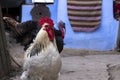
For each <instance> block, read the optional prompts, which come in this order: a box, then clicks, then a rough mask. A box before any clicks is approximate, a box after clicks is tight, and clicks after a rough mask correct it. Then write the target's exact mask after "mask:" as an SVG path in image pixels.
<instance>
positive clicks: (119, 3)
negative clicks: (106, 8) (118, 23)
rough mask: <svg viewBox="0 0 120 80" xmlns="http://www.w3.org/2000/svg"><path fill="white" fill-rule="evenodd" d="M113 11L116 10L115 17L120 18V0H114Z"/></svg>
mask: <svg viewBox="0 0 120 80" xmlns="http://www.w3.org/2000/svg"><path fill="white" fill-rule="evenodd" d="M113 9H114V10H113V11H114V18H115V19H116V20H118V18H120V0H114V2H113Z"/></svg>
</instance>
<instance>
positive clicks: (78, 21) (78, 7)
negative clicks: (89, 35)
mask: <svg viewBox="0 0 120 80" xmlns="http://www.w3.org/2000/svg"><path fill="white" fill-rule="evenodd" d="M101 4H102V0H67V9H68V17H69V21H70V24H71V26H72V28H73V30H74V31H77V32H78V31H85V32H91V31H94V30H95V29H97V28H98V26H99V24H100V21H101Z"/></svg>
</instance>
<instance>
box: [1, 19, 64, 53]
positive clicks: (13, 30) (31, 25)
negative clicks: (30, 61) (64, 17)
mask: <svg viewBox="0 0 120 80" xmlns="http://www.w3.org/2000/svg"><path fill="white" fill-rule="evenodd" d="M3 21H4V23H5V30H6V31H9V33H10V35H11V36H12V37H13V38H15V39H16V42H17V43H20V44H21V45H23V46H24V50H26V49H27V48H28V47H29V45H30V44H31V43H33V40H34V38H35V37H36V34H37V33H38V31H39V30H40V29H41V27H40V26H39V25H38V22H37V21H32V20H29V21H26V22H22V23H20V22H18V21H16V20H14V19H13V18H10V17H3ZM58 28H59V29H58V30H57V29H55V28H54V32H55V39H56V45H57V48H58V51H59V53H61V51H62V50H63V47H64V40H63V39H64V36H65V32H66V29H65V23H64V22H63V21H60V22H59V23H58Z"/></svg>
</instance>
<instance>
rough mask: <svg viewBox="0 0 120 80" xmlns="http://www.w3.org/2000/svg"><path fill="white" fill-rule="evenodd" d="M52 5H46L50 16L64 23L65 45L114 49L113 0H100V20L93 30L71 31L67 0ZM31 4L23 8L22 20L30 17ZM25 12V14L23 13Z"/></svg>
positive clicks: (89, 48)
mask: <svg viewBox="0 0 120 80" xmlns="http://www.w3.org/2000/svg"><path fill="white" fill-rule="evenodd" d="M54 1H55V3H54V5H48V7H49V9H50V11H51V18H52V19H53V20H54V21H55V23H57V22H58V21H60V20H63V21H64V22H65V23H66V29H67V32H66V35H65V39H64V41H65V47H66V48H78V49H87V50H98V51H106V50H114V49H115V47H116V39H117V32H118V22H117V21H116V20H115V19H114V18H113V7H112V5H113V0H103V1H102V20H101V25H100V26H99V28H98V29H97V30H96V31H94V32H89V33H87V32H73V30H72V28H71V25H70V23H69V20H68V16H67V0H54ZM31 8H32V6H29V7H26V8H25V6H24V8H23V13H22V14H24V15H23V17H22V21H23V22H24V21H26V20H28V19H31V16H30V14H29V11H30V10H31ZM25 13H26V14H25Z"/></svg>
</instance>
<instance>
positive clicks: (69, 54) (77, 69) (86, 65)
mask: <svg viewBox="0 0 120 80" xmlns="http://www.w3.org/2000/svg"><path fill="white" fill-rule="evenodd" d="M9 51H10V54H11V56H12V57H13V58H14V60H15V61H16V62H17V63H18V64H19V65H20V66H22V65H23V56H24V50H23V46H20V44H16V43H14V42H11V44H10V45H9ZM61 57H62V69H61V72H60V73H61V75H60V80H114V79H110V77H111V75H110V72H111V71H110V70H109V68H110V67H112V66H115V65H119V64H120V53H119V52H116V51H88V50H80V49H69V48H64V50H63V51H62V53H61ZM13 67H14V69H13V71H11V74H10V75H9V76H7V77H4V78H3V79H0V80H20V79H19V77H20V75H21V72H22V69H20V68H19V67H18V65H16V64H15V62H13ZM116 80H117V79H116Z"/></svg>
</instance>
